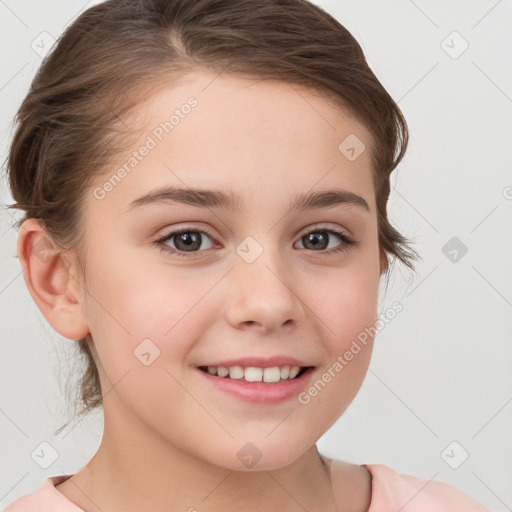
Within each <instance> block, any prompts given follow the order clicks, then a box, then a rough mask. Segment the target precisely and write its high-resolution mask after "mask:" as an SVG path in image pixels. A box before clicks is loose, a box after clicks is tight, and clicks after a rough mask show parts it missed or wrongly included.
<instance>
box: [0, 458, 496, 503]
mask: <svg viewBox="0 0 512 512" xmlns="http://www.w3.org/2000/svg"><path fill="white" fill-rule="evenodd" d="M363 466H364V467H365V468H366V469H368V471H369V472H370V474H371V475H372V499H371V503H370V508H369V509H368V512H398V511H400V512H448V511H450V512H453V511H455V510H456V511H461V512H462V511H464V512H490V511H489V509H487V508H485V507H484V506H482V505H480V504H479V503H477V502H476V501H473V500H472V499H471V498H469V497H468V496H466V495H465V494H464V493H462V492H461V491H459V490H458V489H456V488H455V487H452V486H451V485H449V484H446V483H443V482H437V481H430V482H428V481H427V480H423V479H421V478H417V477H415V476H409V475H400V474H398V473H396V472H395V471H394V470H393V469H391V468H390V467H388V466H384V465H383V464H363ZM71 476H72V475H62V476H54V477H50V478H47V479H46V480H45V481H44V482H43V483H42V485H41V486H40V487H39V488H38V489H36V490H35V491H34V492H32V493H30V494H26V495H25V496H22V497H21V498H18V499H17V500H16V501H15V502H14V503H11V505H9V506H8V507H7V508H6V510H5V512H50V511H51V512H84V510H83V509H82V508H80V507H79V506H77V505H75V504H74V503H72V502H71V501H69V500H68V499H67V498H66V497H65V496H64V495H63V494H61V493H60V492H59V491H58V490H57V489H55V486H56V485H58V484H60V483H61V482H63V481H64V480H66V479H68V478H70V477H71Z"/></svg>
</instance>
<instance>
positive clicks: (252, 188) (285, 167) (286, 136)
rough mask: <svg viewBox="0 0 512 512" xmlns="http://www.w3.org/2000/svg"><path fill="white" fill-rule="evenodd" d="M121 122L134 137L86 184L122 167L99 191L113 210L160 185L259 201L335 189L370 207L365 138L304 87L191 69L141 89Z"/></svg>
mask: <svg viewBox="0 0 512 512" xmlns="http://www.w3.org/2000/svg"><path fill="white" fill-rule="evenodd" d="M125 123H126V125H127V126H129V127H130V128H133V130H134V133H136V134H137V136H138V138H137V139H135V142H134V143H133V144H132V145H131V146H130V147H129V148H128V150H127V151H126V152H124V153H122V154H120V155H119V158H118V159H117V161H116V163H115V164H113V165H112V166H111V167H110V168H109V169H108V170H107V171H106V172H105V174H104V175H103V176H102V177H100V178H99V179H98V180H97V182H96V186H97V185H98V184H100V185H101V183H104V182H105V180H108V178H109V176H114V175H115V174H116V173H117V171H118V170H119V169H120V168H122V167H124V168H125V170H124V171H123V172H121V174H122V175H123V177H122V180H121V181H120V182H119V183H118V184H116V185H115V186H114V187H113V190H112V191H111V192H109V200H114V199H115V200H116V201H118V203H119V205H125V206H126V205H128V204H129V203H130V202H132V201H133V200H134V199H135V198H136V197H138V196H140V195H142V193H144V192H147V191H149V190H150V189H154V188H157V187H164V186H167V185H173V186H176V185H178V186H182V187H184V188H186V187H193V188H198V187H200V186H201V187H205V188H212V189H214V188H217V189H218V188H225V189H230V190H234V191H235V192H237V193H238V194H239V195H242V196H243V195H248V196H251V197H254V198H256V199H259V200H262V199H265V200H266V201H267V202H268V201H270V200H271V199H272V198H275V199H276V200H277V199H278V198H279V197H280V196H283V193H284V192H287V191H290V192H293V191H294V189H295V193H294V194H290V195H297V193H300V192H304V191H305V190H304V189H306V190H309V189H312V188H313V187H315V186H316V185H319V186H320V187H324V188H327V187H330V186H335V187H340V186H344V187H345V188H348V189H350V190H351V191H353V192H354V193H357V194H359V195H362V196H363V197H365V199H366V201H367V202H368V203H369V204H370V207H371V208H372V209H373V206H372V203H373V181H372V179H371V174H372V171H371V158H370V153H371V151H370V149H371V146H372V140H371V136H370V134H369V132H368V130H367V129H366V128H365V127H364V126H363V125H362V124H361V123H360V122H358V120H357V119H355V118H354V117H353V116H351V115H349V114H348V113H347V112H345V111H344V110H342V109H341V108H340V107H339V106H338V105H337V104H336V103H335V102H334V101H333V100H332V98H329V97H326V96H325V95H324V94H322V93H320V92H319V91H316V90H314V89H310V88H306V87H304V86H299V85H296V84H289V83H284V82H279V81H265V80H262V79H259V78H252V77H251V78H248V77H240V76H232V75H224V74H222V75H216V74H214V73H210V72H208V71H195V72H192V73H189V74H187V75H184V76H182V77H180V78H179V80H178V81H176V82H174V81H172V80H171V79H169V80H168V81H167V82H164V81H162V82H161V83H160V84H159V86H158V89H153V90H151V91H148V94H147V97H146V98H145V99H144V100H143V101H142V102H141V103H140V104H139V105H138V106H137V107H136V108H135V109H134V110H133V111H132V113H131V114H130V116H129V117H127V118H126V119H125ZM147 148H149V149H147ZM347 149H348V150H349V153H348V154H347V153H346V151H347ZM350 151H352V153H350ZM354 151H356V152H357V154H356V158H353V157H354ZM141 153H144V155H143V156H141ZM126 164H128V165H126ZM116 181H117V180H116Z"/></svg>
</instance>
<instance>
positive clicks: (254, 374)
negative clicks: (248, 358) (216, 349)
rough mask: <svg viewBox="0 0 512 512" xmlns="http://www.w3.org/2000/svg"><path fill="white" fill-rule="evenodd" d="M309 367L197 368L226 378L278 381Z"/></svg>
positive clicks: (302, 371) (300, 372)
mask: <svg viewBox="0 0 512 512" xmlns="http://www.w3.org/2000/svg"><path fill="white" fill-rule="evenodd" d="M308 368H309V367H306V366H304V367H301V366H288V365H287V366H273V367H270V368H259V367H256V366H247V367H245V368H244V367H243V366H230V367H225V366H200V367H199V369H200V370H202V371H204V372H208V373H209V374H210V375H215V376H217V377H222V378H227V379H237V380H238V379H239V380H245V381H246V382H267V383H273V382H279V381H284V380H292V379H295V378H296V377H298V376H299V375H301V374H302V373H304V372H305V371H306V370H307V369H308Z"/></svg>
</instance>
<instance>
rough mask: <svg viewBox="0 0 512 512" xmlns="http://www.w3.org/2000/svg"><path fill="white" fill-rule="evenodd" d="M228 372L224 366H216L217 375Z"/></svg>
mask: <svg viewBox="0 0 512 512" xmlns="http://www.w3.org/2000/svg"><path fill="white" fill-rule="evenodd" d="M227 374H228V369H227V368H226V367H225V366H219V367H218V368H217V375H218V376H219V377H225V376H226V375H227Z"/></svg>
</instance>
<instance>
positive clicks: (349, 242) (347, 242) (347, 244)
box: [154, 227, 359, 258]
mask: <svg viewBox="0 0 512 512" xmlns="http://www.w3.org/2000/svg"><path fill="white" fill-rule="evenodd" d="M189 232H192V233H201V234H205V235H207V236H209V237H210V238H211V239H212V240H214V238H213V236H212V234H211V233H210V232H209V231H208V230H207V229H196V228H184V229H180V230H177V231H171V232H170V233H168V234H166V235H164V236H162V237H161V238H159V239H158V240H155V242H154V243H155V245H156V246H157V247H158V248H159V249H160V250H161V251H162V252H164V253H167V254H173V255H175V256H180V257H185V258H195V257H197V256H195V255H198V254H200V253H202V252H204V251H192V252H185V251H179V250H177V249H173V248H172V247H169V246H168V245H166V244H165V243H164V242H167V241H169V240H171V239H172V238H173V237H175V236H177V235H181V234H183V233H189ZM318 232H325V233H330V234H334V235H338V237H339V238H340V240H341V242H342V243H341V244H340V245H338V246H337V247H334V248H333V249H330V250H323V251H312V252H319V253H323V254H326V255H328V256H331V255H333V254H337V253H343V252H348V251H349V250H350V249H351V247H353V246H356V245H357V244H358V243H359V242H357V241H356V240H354V239H353V238H351V237H349V236H348V235H347V234H346V233H345V232H343V231H340V230H337V229H334V228H325V229H324V228H322V227H319V228H315V229H312V230H311V231H308V232H306V233H304V234H303V235H302V236H301V237H300V238H303V237H304V236H306V235H310V234H311V233H318ZM303 250H306V251H307V250H311V249H303Z"/></svg>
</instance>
